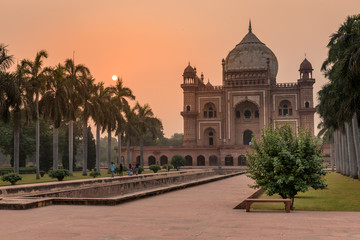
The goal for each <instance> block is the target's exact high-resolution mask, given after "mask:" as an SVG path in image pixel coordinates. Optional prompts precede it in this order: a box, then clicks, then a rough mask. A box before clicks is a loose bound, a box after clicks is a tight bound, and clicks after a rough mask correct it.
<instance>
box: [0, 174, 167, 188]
mask: <svg viewBox="0 0 360 240" xmlns="http://www.w3.org/2000/svg"><path fill="white" fill-rule="evenodd" d="M163 171H165V170H161V171H159V172H163ZM146 173H153V171H151V170H145V171H144V172H142V174H146ZM125 175H127V172H124V174H123V176H125ZM21 176H22V177H23V178H22V180H21V181H18V182H17V183H16V185H21V184H30V183H43V182H57V181H58V180H57V179H56V178H51V177H49V175H47V174H45V175H44V177H40V179H36V174H21ZM110 176H111V174H108V173H107V170H101V176H100V177H110ZM114 176H115V177H116V176H118V175H117V174H115V175H114ZM87 178H93V177H91V176H90V172H88V175H87V176H83V175H82V172H81V171H80V172H74V174H73V176H69V177H65V178H64V180H63V181H68V180H77V179H87ZM10 185H11V183H9V182H3V181H2V180H1V177H0V186H10Z"/></svg>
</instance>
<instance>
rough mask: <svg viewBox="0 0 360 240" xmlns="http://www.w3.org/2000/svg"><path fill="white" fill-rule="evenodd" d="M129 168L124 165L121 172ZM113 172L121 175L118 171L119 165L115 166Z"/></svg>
mask: <svg viewBox="0 0 360 240" xmlns="http://www.w3.org/2000/svg"><path fill="white" fill-rule="evenodd" d="M128 170H129V169H128V168H127V167H126V166H123V170H122V171H123V172H127V171H128ZM114 173H117V174H118V175H120V174H121V175H122V173H121V172H120V166H116V168H115V171H114Z"/></svg>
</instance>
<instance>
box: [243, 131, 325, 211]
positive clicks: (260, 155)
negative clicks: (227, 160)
mask: <svg viewBox="0 0 360 240" xmlns="http://www.w3.org/2000/svg"><path fill="white" fill-rule="evenodd" d="M298 131H299V133H298V134H297V135H294V134H293V133H292V130H291V128H290V126H288V125H286V126H285V127H282V128H281V129H279V128H275V129H272V128H271V127H270V128H267V129H266V128H264V129H263V131H262V136H261V140H260V141H258V140H257V139H255V138H254V139H253V140H252V142H253V147H254V149H253V151H252V152H250V151H249V152H248V153H247V156H248V164H249V166H248V172H249V174H250V178H252V179H254V180H255V184H254V185H253V186H252V187H253V188H259V187H261V188H263V189H264V190H265V191H266V193H267V194H268V195H270V196H271V195H273V194H276V193H277V194H279V195H280V196H281V197H282V198H291V199H292V204H291V206H292V207H293V204H294V197H295V195H297V194H298V192H306V191H307V190H308V188H309V187H312V188H314V189H324V188H325V187H326V184H325V182H324V180H323V176H325V174H326V173H325V171H324V170H323V159H322V157H321V154H322V149H321V147H319V146H318V145H317V142H316V140H315V138H314V137H313V136H312V135H311V132H310V131H309V130H300V129H299V130H298Z"/></svg>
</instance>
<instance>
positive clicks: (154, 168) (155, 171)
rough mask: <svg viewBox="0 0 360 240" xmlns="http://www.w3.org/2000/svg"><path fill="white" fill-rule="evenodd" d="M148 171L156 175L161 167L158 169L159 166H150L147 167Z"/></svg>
mask: <svg viewBox="0 0 360 240" xmlns="http://www.w3.org/2000/svg"><path fill="white" fill-rule="evenodd" d="M149 169H150V170H151V171H153V172H154V173H157V171H159V170H160V169H161V167H160V165H158V164H154V165H150V166H149Z"/></svg>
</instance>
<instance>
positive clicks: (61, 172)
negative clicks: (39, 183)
mask: <svg viewBox="0 0 360 240" xmlns="http://www.w3.org/2000/svg"><path fill="white" fill-rule="evenodd" d="M49 176H50V177H51V178H57V179H58V180H59V181H62V180H63V179H64V177H66V176H70V172H69V170H67V169H57V170H50V171H49Z"/></svg>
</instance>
